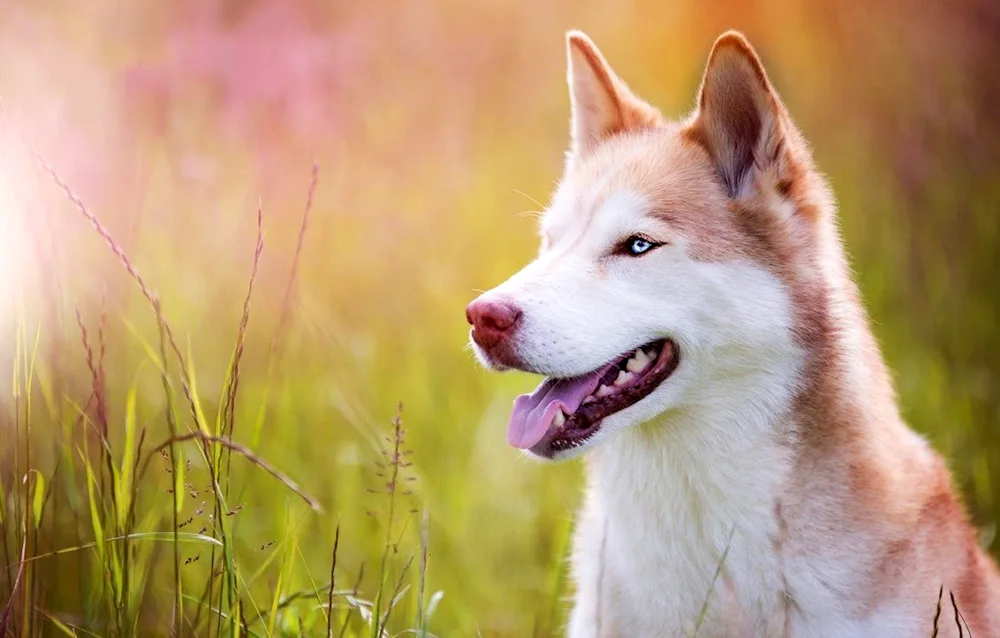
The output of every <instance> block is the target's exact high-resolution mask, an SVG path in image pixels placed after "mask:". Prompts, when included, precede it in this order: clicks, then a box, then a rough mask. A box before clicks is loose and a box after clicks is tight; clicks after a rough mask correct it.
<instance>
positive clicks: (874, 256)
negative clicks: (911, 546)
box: [0, 0, 1000, 637]
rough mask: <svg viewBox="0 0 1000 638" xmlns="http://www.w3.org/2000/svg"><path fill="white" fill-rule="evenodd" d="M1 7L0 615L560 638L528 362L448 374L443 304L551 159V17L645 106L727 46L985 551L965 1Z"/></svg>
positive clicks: (987, 275) (557, 549)
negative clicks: (801, 144)
mask: <svg viewBox="0 0 1000 638" xmlns="http://www.w3.org/2000/svg"><path fill="white" fill-rule="evenodd" d="M22 4H23V5H24V6H23V7H17V8H16V9H15V10H14V11H13V12H11V13H8V14H5V18H7V19H5V20H3V21H0V38H2V40H3V42H4V52H5V53H6V54H7V55H2V56H0V166H2V169H0V229H3V232H0V379H2V380H3V383H4V384H6V385H5V387H4V388H2V389H0V390H2V391H0V527H2V533H0V613H2V615H0V623H2V624H3V630H2V631H0V636H3V635H4V634H8V635H18V636H21V635H24V636H32V635H74V634H75V635H79V636H88V635H100V636H111V635H132V634H135V633H138V634H139V635H152V636H157V635H170V634H171V632H174V633H176V634H181V635H198V636H218V635H231V634H233V633H234V631H239V632H241V633H243V634H247V635H259V636H269V635H282V636H283V635H289V636H292V635H308V636H322V635H327V636H331V635H332V636H342V637H346V636H352V637H353V636H375V635H377V634H378V632H380V631H382V630H385V631H386V632H387V633H388V634H389V635H399V634H403V635H411V634H417V635H421V634H426V635H440V636H480V635H481V636H551V635H558V634H559V633H560V632H559V629H560V628H561V626H562V624H563V623H564V622H565V619H566V612H567V608H568V596H569V587H568V586H567V559H566V557H567V554H568V551H567V550H568V547H569V542H570V538H571V532H572V525H573V519H572V515H573V512H574V510H575V508H576V506H577V504H578V502H579V495H580V491H581V484H582V481H581V474H580V467H579V466H578V465H576V464H571V465H564V466H561V467H559V468H552V467H546V466H542V465H541V464H534V463H528V462H526V461H525V460H524V459H523V458H522V457H520V456H519V455H517V454H516V453H515V452H514V451H512V450H510V449H509V448H508V447H507V446H506V445H505V444H504V441H503V434H502V430H503V427H504V423H505V421H506V419H507V416H508V409H509V405H510V400H511V399H512V397H513V396H514V395H515V394H516V393H520V392H523V391H525V390H526V389H529V388H530V387H531V386H532V385H533V384H534V383H535V382H536V380H535V379H532V378H530V377H528V376H527V375H520V374H510V375H490V374H487V373H485V372H484V371H482V370H481V369H479V367H478V366H477V365H476V364H475V362H474V361H472V360H471V356H470V355H469V353H468V352H467V351H465V350H463V346H464V344H465V342H466V340H467V339H466V330H467V326H466V325H465V322H464V317H463V313H462V309H463V307H464V305H465V304H466V303H467V302H468V301H469V300H471V298H472V297H473V296H474V295H475V290H476V289H483V288H489V287H491V286H492V285H494V284H496V283H499V282H500V281H502V280H503V279H505V278H506V277H507V276H509V275H510V274H511V273H512V272H514V271H515V270H516V269H517V268H518V267H519V266H520V265H521V264H523V263H525V262H526V261H527V260H528V259H530V257H531V256H532V254H533V253H534V250H535V228H534V224H535V221H534V219H532V218H531V214H519V213H518V211H521V210H523V209H525V208H532V209H535V210H538V209H540V208H544V206H542V205H541V204H543V203H544V202H545V201H546V199H547V193H549V192H550V191H551V189H552V185H553V184H552V180H553V179H555V178H556V177H557V176H558V174H559V170H560V167H561V163H562V161H563V150H564V149H565V147H566V133H567V128H566V126H567V124H566V117H567V102H566V87H565V76H564V73H565V67H564V64H565V60H564V54H565V52H564V49H563V42H562V39H561V37H562V33H563V31H564V30H565V29H567V28H570V27H579V28H583V29H585V30H586V31H587V32H588V33H589V34H590V35H592V36H593V37H594V38H595V40H596V41H597V42H598V44H599V45H600V46H601V47H602V50H603V51H604V52H605V54H606V55H607V56H608V58H609V60H610V61H611V62H612V64H613V65H615V67H616V68H618V69H619V70H620V71H621V73H622V74H623V76H624V77H625V78H626V79H627V80H628V81H629V84H630V86H632V88H634V89H635V90H636V91H637V92H639V93H640V94H641V95H643V96H644V97H646V98H648V99H650V100H651V101H653V102H655V103H656V104H657V105H659V106H661V107H662V108H663V110H664V111H665V112H666V113H668V114H670V115H676V114H680V113H682V112H684V111H685V110H686V109H688V108H690V107H691V105H692V101H693V97H694V91H695V90H696V88H697V83H698V81H699V79H700V75H699V74H700V72H701V70H702V65H703V63H704V56H705V55H706V54H707V47H708V46H709V45H710V43H711V41H712V40H713V39H714V38H715V37H716V36H717V35H718V34H719V33H720V32H721V31H722V30H723V29H726V28H731V27H736V28H742V29H744V30H746V31H747V32H748V34H749V35H750V37H751V39H752V41H753V42H754V43H755V45H757V46H758V47H759V48H760V51H761V54H762V55H763V56H764V58H765V62H766V63H767V65H768V68H769V71H771V72H772V73H773V78H774V80H775V82H776V84H777V85H778V87H779V90H781V91H782V94H783V96H784V97H785V98H786V100H787V101H788V104H789V107H790V108H791V110H792V112H793V113H794V114H795V116H796V119H797V121H798V122H799V124H800V126H801V127H802V128H803V130H804V132H805V134H806V136H807V138H808V139H809V140H810V141H811V142H812V143H813V148H814V149H815V152H816V155H817V160H818V163H819V165H820V166H821V168H822V169H823V170H824V171H825V172H827V173H828V174H829V176H830V178H831V181H832V183H833V186H834V190H835V192H836V195H837V198H838V201H839V204H840V211H841V221H842V227H843V231H844V235H845V238H846V241H847V246H848V248H849V252H850V255H851V259H852V263H853V264H854V270H855V272H856V273H857V277H858V279H859V283H860V285H861V288H862V292H863V295H864V298H865V301H866V304H867V305H868V307H869V309H870V312H871V315H872V316H873V318H874V328H875V331H876V334H877V336H878V338H879V341H880V344H881V345H882V347H883V350H884V353H885V355H886V358H887V360H888V363H889V365H890V367H891V369H892V370H893V371H894V373H895V376H896V381H897V386H898V389H899V395H900V401H901V405H902V408H903V412H904V415H905V416H906V418H907V419H908V421H909V422H910V423H911V424H912V425H913V426H914V427H915V428H916V429H917V430H918V431H920V432H921V433H922V434H924V435H925V436H927V437H928V438H929V439H930V441H931V442H932V443H933V444H934V446H935V447H936V448H937V449H939V450H941V451H942V452H943V453H944V454H945V455H946V456H947V458H948V459H949V460H950V462H951V466H952V469H953V471H954V474H955V477H956V482H957V483H958V484H959V486H960V487H961V489H962V492H963V494H964V496H965V497H966V501H967V502H968V503H969V505H970V509H971V511H972V515H973V518H974V520H975V522H976V523H977V524H978V525H979V526H980V527H981V529H982V531H983V534H982V538H983V544H984V546H989V547H991V548H992V549H993V550H994V553H996V551H997V550H1000V539H998V538H997V536H996V534H995V533H993V530H994V528H993V527H992V522H994V521H996V520H997V511H998V506H997V497H996V495H997V494H1000V473H998V472H997V471H996V469H995V468H997V467H1000V445H998V444H997V438H996V436H995V424H996V423H997V414H998V413H1000V412H998V409H1000V393H998V392H997V390H996V388H997V387H998V386H997V384H996V379H997V378H998V377H997V374H998V372H997V367H996V362H997V361H1000V349H998V348H1000V338H998V333H997V331H996V323H997V317H998V314H997V313H998V309H1000V306H998V303H997V301H998V299H1000V295H997V291H996V284H995V277H994V276H993V274H992V273H993V272H994V271H995V267H994V262H995V246H996V243H997V241H998V239H1000V222H998V220H1000V217H998V216H997V215H996V214H995V211H996V209H997V206H996V202H997V201H1000V190H998V188H997V185H996V184H997V180H996V179H995V174H996V167H997V165H998V164H997V159H996V156H995V153H994V151H995V149H997V148H1000V145H998V144H997V139H1000V128H998V127H997V125H996V122H995V118H994V117H993V112H992V111H990V110H989V109H986V108H985V107H983V106H982V101H981V100H978V98H977V96H979V95H988V94H990V93H989V89H990V87H988V86H986V82H987V80H988V79H989V78H990V77H993V76H989V74H984V73H983V71H982V69H988V68H990V67H989V66H988V65H987V64H992V62H989V61H990V60H995V59H997V56H995V55H988V54H989V51H990V49H989V47H988V46H986V45H985V44H984V45H983V48H982V51H980V50H979V49H978V48H974V49H969V47H968V46H966V43H967V42H977V43H990V42H994V41H995V40H996V38H991V37H989V34H988V33H979V34H978V35H977V34H976V33H973V32H972V27H971V26H970V25H967V24H964V23H959V22H957V20H958V19H959V17H960V16H961V15H962V9H961V7H962V5H964V4H967V3H963V2H959V3H958V4H955V3H951V4H949V5H948V6H947V7H945V6H944V4H943V3H938V4H940V5H941V6H937V5H936V4H935V3H931V5H929V6H930V7H931V8H928V9H926V10H922V11H921V12H916V11H906V12H901V11H900V12H899V15H897V14H896V10H895V9H892V8H890V7H889V3H875V4H874V5H870V3H866V4H865V7H870V8H868V9H864V10H863V7H862V6H861V3H854V4H852V3H847V4H846V5H845V4H843V3H841V4H838V5H836V7H834V5H832V4H831V5H829V6H827V5H823V4H822V3H820V4H816V3H807V2H798V1H797V0H768V2H764V3H756V4H752V5H751V4H747V3H742V4H741V3H728V4H727V5H726V6H725V7H724V9H723V8H720V9H718V10H706V9H705V7H703V6H702V5H701V4H698V3H693V2H687V1H686V0H681V1H680V2H676V3H669V4H664V3H658V2H652V1H645V0H644V1H642V2H637V3H632V4H628V5H615V7H614V8H613V10H612V8H611V5H605V6H600V5H593V6H591V5H586V6H585V5H582V4H580V3H578V2H570V1H569V0H553V2H549V3H545V5H544V7H543V6H542V5H540V4H539V3H514V4H511V3H500V4H496V3H493V4H490V3H485V4H484V3H460V2H453V1H452V0H435V1H434V2H429V3H416V4H413V3H410V4H407V3H402V4H398V5H397V3H393V4H392V5H391V6H390V5H385V6H382V5H376V4H359V5H357V6H356V7H355V6H353V5H352V6H348V5H344V6H340V5H337V6H336V7H334V6H333V5H330V6H326V5H323V4H322V3H314V2H305V3H282V2H275V3H269V2H263V1H262V2H258V3H249V4H247V5H246V7H243V6H242V5H241V6H240V7H239V8H236V7H235V6H234V7H232V11H230V10H229V9H227V10H225V11H221V10H220V11H221V13H220V14H219V15H211V16H207V15H206V14H203V13H202V12H200V11H194V9H197V8H199V7H201V6H202V4H203V3H202V2H200V1H195V0H177V2H174V3H171V5H170V7H169V8H168V7H166V6H165V5H164V7H161V8H160V9H158V10H156V11H147V10H145V8H142V9H140V8H133V7H132V6H131V5H130V7H129V8H128V9H127V10H125V9H122V7H121V6H120V4H121V3H114V2H111V1H110V0H95V1H94V2H90V3H86V4H85V5H84V4H79V3H77V4H73V3H69V2H65V1H64V0H54V3H46V4H45V5H44V6H42V5H39V6H38V7H35V6H34V5H32V4H31V3H22ZM222 4H226V3H222ZM29 5H30V6H29ZM139 6H140V5H136V7H139ZM227 6H228V4H227ZM720 6H721V5H720ZM276 7H277V8H276ZM934 7H937V8H936V9H935V8H934ZM923 11H926V12H923ZM283 12H284V13H283ZM209 13H210V12H209ZM189 14H190V15H189ZM776 16H782V19H783V20H784V19H786V18H787V19H790V20H794V22H795V24H796V28H794V29H789V28H787V26H786V25H783V24H780V22H781V21H780V20H777V19H776ZM975 22H976V24H979V25H982V26H983V28H986V27H987V26H988V24H989V23H988V21H982V20H977V21H975ZM261 24H265V25H268V27H269V28H267V29H264V30H263V31H262V30H261V27H260V25H261ZM272 25H273V26H274V28H270V27H271V26H272ZM921 25H924V26H926V27H928V28H927V29H923V30H922V29H921V28H920V26H921ZM938 25H945V26H948V27H949V28H938ZM932 26H933V27H934V28H930V27H932ZM890 27H891V32H892V33H893V34H894V36H893V37H892V38H890V39H889V40H886V38H885V33H886V32H887V31H888V30H890ZM911 31H912V32H911ZM918 35H919V37H917V36H918ZM931 35H933V36H934V37H935V38H937V39H935V40H934V41H933V46H932V47H931V48H932V49H933V50H934V52H935V55H934V56H932V57H933V60H932V59H929V58H927V56H926V55H924V53H925V52H926V51H927V50H928V45H927V41H926V40H925V37H930V36H931ZM889 41H891V43H892V46H891V47H886V46H885V43H886V42H889ZM376 44H377V46H376ZM248 60H249V61H250V62H247V61H248ZM994 75H995V74H994ZM955 78H959V79H961V82H959V83H958V85H956V80H955ZM918 88H919V90H917V89H918ZM916 95H919V96H936V95H948V96H949V105H951V106H949V108H948V109H937V110H935V108H934V105H935V104H936V102H935V101H934V100H929V101H928V100H924V99H923V98H921V99H917V100H915V99H913V97H914V96H916ZM925 102H926V103H925ZM926 109H929V110H930V111H933V112H928V111H927V110H926ZM956 114H957V115H956ZM955 118H958V120H959V121H957V122H956V121H955ZM970 124H972V125H974V126H971V125H970ZM923 131H930V132H933V134H931V133H930V132H929V133H928V134H927V135H923V134H917V133H914V132H923ZM969 131H971V132H972V133H968V132H969ZM942 132H943V133H942ZM962 135H968V136H967V137H961V136H962ZM938 137H940V138H941V139H938ZM956 140H957V141H956ZM34 149H38V151H39V153H41V155H43V156H44V157H45V158H46V159H47V160H48V161H49V162H50V163H51V164H52V165H53V166H55V167H57V168H58V171H56V170H46V168H45V167H44V166H42V167H41V169H40V168H39V164H38V162H37V161H36V159H35V158H34V156H33V151H34ZM991 153H993V154H991ZM314 157H315V158H318V163H314V162H311V161H310V160H311V158H314ZM320 166H322V171H320ZM70 186H72V188H70ZM8 194H10V195H11V197H6V195H8ZM11 213H12V214H11ZM956 220H959V221H956ZM8 222H9V223H8ZM400 401H402V402H403V403H404V404H405V411H404V412H402V413H398V411H397V407H398V403H399V402H400ZM404 424H405V428H404ZM386 437H388V440H386ZM397 441H398V443H397ZM404 453H405V454H404ZM393 459H396V460H395V461H394V460H393ZM403 464H409V465H406V466H404V465H403ZM394 475H397V476H396V479H397V480H393V476H394ZM390 486H391V489H390ZM404 492H412V494H407V493H404ZM700 594H701V592H699V595H700ZM948 594H949V592H947V591H944V590H942V595H941V605H940V607H941V611H940V613H939V617H938V623H937V624H938V625H939V626H940V627H941V631H942V633H944V632H946V631H951V630H952V623H953V622H955V619H954V616H955V614H954V613H953V612H954V610H953V609H952V608H951V605H950V599H949V596H948ZM708 603H709V604H711V601H710V600H709V601H708ZM931 606H933V605H931ZM932 611H933V610H931V609H929V610H928V618H930V617H931V612H932ZM694 620H697V619H694ZM959 620H961V618H960V617H959Z"/></svg>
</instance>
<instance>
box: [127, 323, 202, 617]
mask: <svg viewBox="0 0 1000 638" xmlns="http://www.w3.org/2000/svg"><path fill="white" fill-rule="evenodd" d="M157 333H158V334H159V341H160V359H161V360H162V362H163V367H162V369H161V371H160V381H161V383H162V384H163V393H164V395H166V401H167V406H166V410H167V427H168V429H169V431H170V436H171V438H173V437H175V436H177V422H176V421H175V420H174V393H173V391H172V389H171V387H170V379H169V377H168V376H167V375H168V371H167V370H168V368H167V365H168V363H167V343H166V342H167V338H166V330H165V329H164V325H163V324H162V323H159V322H157ZM167 449H168V450H169V452H168V457H169V460H170V477H171V489H170V496H171V507H170V509H171V519H172V521H173V525H171V528H172V529H173V531H174V543H173V555H174V605H173V613H172V614H171V615H172V617H173V622H172V626H171V628H170V633H171V635H172V636H175V637H176V636H179V635H180V631H179V628H180V627H181V626H182V625H183V623H184V621H183V618H184V598H183V592H182V587H181V546H180V543H179V542H178V540H177V539H178V536H177V534H178V532H179V528H178V527H177V522H178V521H177V516H178V514H179V510H180V507H181V504H180V498H181V496H180V494H178V489H177V483H178V481H177V473H178V472H180V471H181V470H180V464H181V463H180V457H179V456H178V455H177V450H176V448H175V447H174V445H172V444H171V445H169V446H167ZM156 452H157V451H153V452H151V453H150V456H149V457H147V460H148V459H149V458H151V457H152V456H153V455H154V454H156ZM145 467H146V466H145V465H143V470H142V473H141V474H140V473H138V472H137V473H136V483H137V484H138V483H139V481H140V480H141V479H142V474H145ZM213 551H214V549H213ZM210 578H211V577H210ZM199 613H200V609H199Z"/></svg>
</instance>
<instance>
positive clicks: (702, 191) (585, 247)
mask: <svg viewBox="0 0 1000 638" xmlns="http://www.w3.org/2000/svg"><path fill="white" fill-rule="evenodd" d="M567 50H568V62H569V71H568V80H569V88H570V96H571V103H572V118H571V119H572V126H571V139H572V141H571V148H570V150H569V152H568V153H567V161H566V166H565V172H564V175H563V178H562V180H561V182H560V184H559V186H558V188H557V189H556V191H555V193H554V194H553V196H552V199H551V202H550V205H549V206H548V208H547V210H546V211H545V214H544V215H543V217H542V220H541V227H540V231H541V232H540V234H541V247H540V251H539V253H538V256H537V258H536V259H535V260H534V261H533V262H532V263H530V264H528V265H527V266H526V267H524V268H523V269H522V270H521V271H520V272H518V273H516V274H515V275H514V276H512V277H511V278H510V279H508V280H507V281H505V282H504V283H502V284H501V285H499V286H497V287H496V288H494V289H492V290H490V291H488V292H486V293H484V294H483V295H481V296H480V297H479V298H478V299H476V300H475V301H473V302H472V303H471V304H470V305H469V307H468V308H467V317H468V319H469V323H470V324H472V330H471V339H472V343H473V348H474V350H475V352H476V353H477V356H478V357H479V358H480V360H481V361H482V363H483V364H484V365H486V366H488V367H490V368H492V369H496V370H506V369H519V370H524V371H528V372H533V373H536V374H540V375H546V376H547V377H548V378H547V379H545V380H544V381H543V383H542V384H541V385H540V386H539V387H538V389H537V390H536V391H535V392H534V393H533V394H531V395H525V396H522V397H519V398H518V399H517V401H516V402H515V405H514V409H513V413H512V417H511V424H510V429H509V431H508V441H509V442H510V443H511V444H512V445H514V446H516V447H518V448H522V449H526V450H530V451H531V452H532V453H534V454H535V455H537V456H539V457H542V458H547V459H557V458H558V459H561V458H568V457H571V456H575V455H576V454H579V453H580V452H582V451H584V450H587V449H589V448H591V447H592V446H594V445H596V444H598V443H599V442H600V441H602V440H603V439H605V438H606V437H609V436H612V435H613V433H614V432H616V431H620V430H623V429H625V428H629V427H632V426H635V425H638V424H643V423H647V422H650V421H654V420H655V421H659V420H666V421H669V419H670V415H671V414H677V413H680V412H682V411H683V410H685V409H687V408H691V407H693V406H698V405H702V404H705V403H707V402H710V401H712V400H715V401H718V400H719V397H720V396H732V395H733V392H735V391H736V390H738V389H740V387H741V386H740V385H739V384H741V383H744V382H746V380H748V379H757V380H758V381H759V379H760V376H761V375H765V376H766V375H768V374H773V375H779V376H780V375H786V377H787V376H788V375H787V374H786V373H788V371H789V369H790V367H793V366H794V365H795V364H796V362H797V361H798V360H799V359H798V354H797V349H796V348H797V346H796V343H795V339H794V335H793V333H794V329H795V326H794V312H793V309H792V307H791V306H792V298H791V294H790V292H789V282H788V277H787V276H786V275H787V273H788V271H789V270H794V269H795V267H796V262H797V261H800V262H802V263H807V262H808V261H809V257H808V256H806V257H803V258H801V259H800V258H799V257H798V256H797V255H798V254H800V253H801V252H802V251H801V250H800V249H801V245H802V244H803V243H807V242H808V237H807V236H808V235H809V234H810V233H811V232H812V231H811V225H812V224H813V222H812V221H810V220H801V219H798V218H799V217H803V216H805V217H809V215H808V214H807V215H803V210H805V209H806V208H808V209H809V210H810V211H814V210H818V208H817V207H815V206H812V204H811V203H810V201H809V200H810V197H812V195H810V193H815V192H820V193H822V192H825V191H824V190H823V188H822V185H821V183H820V182H818V181H817V179H818V178H816V176H815V174H814V172H813V171H812V170H811V168H810V167H811V162H810V160H809V158H808V151H807V150H806V147H805V145H804V144H803V143H802V142H801V140H800V137H799V134H798V133H797V131H796V130H795V128H794V126H793V125H792V123H791V120H790V118H789V116H788V114H787V112H786V110H785V108H784V106H783V104H782V102H781V100H780V98H779V97H778V95H777V93H776V92H775V90H774V89H773V87H772V85H771V83H770V81H769V79H768V77H767V75H766V73H765V71H764V68H763V66H762V65H761V62H760V60H759V58H758V56H757V54H756V53H755V52H754V50H753V49H752V47H751V46H750V44H749V43H748V42H747V40H746V39H745V38H744V37H743V36H742V35H740V34H738V33H736V32H728V33H726V34H723V35H722V36H721V37H720V38H719V39H718V40H717V41H716V42H715V45H714V47H713V48H712V51H711V53H710V55H709V59H708V63H707V66H706V69H705V72H704V77H703V80H702V84H701V88H700V90H699V95H698V98H697V105H696V108H695V109H694V111H693V113H692V114H691V115H690V116H688V117H687V118H685V119H684V120H681V121H668V120H666V119H665V118H663V117H662V116H661V115H660V113H659V112H658V111H657V110H656V109H655V108H654V107H652V106H650V105H649V104H647V103H645V102H644V101H642V100H640V99H639V98H638V97H636V96H635V95H634V94H633V93H632V91H631V90H630V89H629V88H628V87H627V86H626V84H625V83H624V82H623V81H622V80H621V79H619V78H618V76H617V75H615V73H614V72H613V71H612V70H611V68H610V67H609V66H608V64H607V62H606V61H605V59H604V57H603V56H602V54H601V53H600V51H599V50H598V49H597V47H596V46H595V45H594V44H593V42H591V40H590V39H589V38H588V37H587V36H586V35H584V34H583V33H580V32H570V33H569V34H568V37H567ZM817 197H823V195H817ZM786 377H782V378H780V379H776V381H775V382H780V383H782V384H785V385H787V383H788V379H787V378H786ZM760 389H761V391H767V388H766V387H762V388H760ZM727 393H728V395H727ZM713 397H714V398H713Z"/></svg>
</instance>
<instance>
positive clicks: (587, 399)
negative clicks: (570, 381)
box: [583, 394, 595, 405]
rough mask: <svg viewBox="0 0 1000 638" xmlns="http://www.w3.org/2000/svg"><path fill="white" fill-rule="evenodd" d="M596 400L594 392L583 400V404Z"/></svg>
mask: <svg viewBox="0 0 1000 638" xmlns="http://www.w3.org/2000/svg"><path fill="white" fill-rule="evenodd" d="M594 401H595V399H594V395H593V394H592V395H590V396H588V397H587V398H586V399H584V400H583V404H584V405H587V404H588V403H593V402H594Z"/></svg>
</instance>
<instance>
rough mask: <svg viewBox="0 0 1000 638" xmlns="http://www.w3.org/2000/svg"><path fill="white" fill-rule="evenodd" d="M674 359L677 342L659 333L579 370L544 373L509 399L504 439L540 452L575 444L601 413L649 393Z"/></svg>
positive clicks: (586, 437)
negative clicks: (656, 338) (511, 403)
mask: <svg viewBox="0 0 1000 638" xmlns="http://www.w3.org/2000/svg"><path fill="white" fill-rule="evenodd" d="M679 362H680V353H679V352H678V349H677V345H676V344H675V343H674V342H673V341H671V340H670V339H661V340H659V341H654V342H652V343H648V344H646V345H644V346H642V347H640V348H636V349H635V350H632V351H629V352H627V353H625V354H623V355H621V356H620V357H618V359H617V360H616V361H614V362H613V363H610V364H608V365H606V366H603V367H601V368H598V369H597V370H594V371H593V372H590V373H588V374H585V375H583V376H579V377H573V378H553V377H549V378H547V379H545V380H544V381H543V382H542V383H541V385H539V386H538V388H536V389H535V391H534V392H532V393H531V394H525V395H521V396H519V397H518V398H517V399H516V400H515V401H514V409H513V411H512V413H511V418H510V425H509V427H508V430H507V441H508V443H510V444H511V445H512V446H514V447H517V448H521V449H524V450H530V451H531V452H532V453H533V454H536V455H538V456H541V457H544V458H551V457H552V456H554V455H555V454H556V453H557V452H561V451H564V450H568V449H571V448H575V447H579V446H581V445H583V444H584V443H586V442H587V441H588V440H589V439H590V438H591V437H593V436H594V435H595V434H597V432H598V431H599V430H600V429H601V422H602V421H603V420H604V419H605V418H606V417H608V416H610V415H612V414H614V413H616V412H620V411H622V410H624V409H625V408H627V407H629V406H632V405H635V404H636V403H638V402H639V401H641V400H642V399H644V398H646V397H647V396H649V394H651V393H652V392H653V390H655V389H656V388H657V387H659V385H660V384H661V383H663V382H664V381H665V380H666V379H667V378H668V377H669V376H670V375H671V374H672V373H673V371H674V370H675V369H676V368H677V364H678V363H679Z"/></svg>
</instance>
